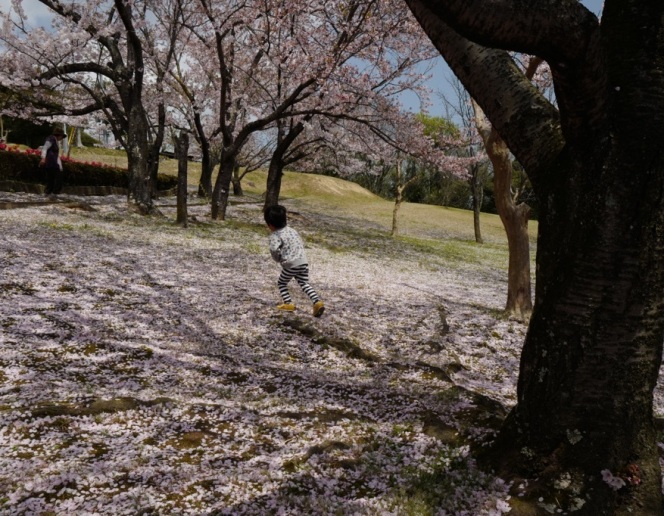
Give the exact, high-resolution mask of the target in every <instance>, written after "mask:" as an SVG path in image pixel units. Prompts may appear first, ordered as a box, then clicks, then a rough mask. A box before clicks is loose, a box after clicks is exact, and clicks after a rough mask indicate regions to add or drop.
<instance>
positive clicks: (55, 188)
mask: <svg viewBox="0 0 664 516" xmlns="http://www.w3.org/2000/svg"><path fill="white" fill-rule="evenodd" d="M63 176H64V174H63V172H62V170H60V167H58V166H55V167H46V190H45V192H44V193H46V195H48V194H56V195H57V194H59V193H60V190H62V184H63V181H64V177H63Z"/></svg>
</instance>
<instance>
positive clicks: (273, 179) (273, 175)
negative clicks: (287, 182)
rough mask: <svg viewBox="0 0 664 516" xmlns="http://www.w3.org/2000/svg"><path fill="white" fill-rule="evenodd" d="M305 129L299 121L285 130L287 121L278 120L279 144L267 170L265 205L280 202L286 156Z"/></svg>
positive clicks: (307, 118)
mask: <svg viewBox="0 0 664 516" xmlns="http://www.w3.org/2000/svg"><path fill="white" fill-rule="evenodd" d="M304 118H305V120H309V119H311V116H309V115H308V116H306V117H304ZM303 131H304V124H303V123H302V122H298V123H296V124H294V125H291V126H290V127H289V128H288V132H286V133H285V134H284V132H285V121H283V120H279V121H277V145H276V147H275V149H274V151H273V152H272V157H271V158H270V166H269V168H268V172H267V188H266V192H265V205H264V207H265V208H267V207H268V206H274V205H275V204H279V195H280V194H281V179H282V177H283V175H284V166H285V164H284V157H285V156H286V153H287V152H288V149H289V148H290V146H291V145H292V144H293V142H295V140H296V139H297V137H298V136H299V135H300V134H302V132H303Z"/></svg>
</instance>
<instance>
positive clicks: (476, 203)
mask: <svg viewBox="0 0 664 516" xmlns="http://www.w3.org/2000/svg"><path fill="white" fill-rule="evenodd" d="M470 187H471V192H472V195H473V229H474V230H475V242H477V243H478V244H483V243H484V239H483V238H482V228H481V226H480V212H481V210H482V200H483V197H484V192H483V191H482V185H481V183H480V170H479V166H478V165H473V170H472V177H471V179H470Z"/></svg>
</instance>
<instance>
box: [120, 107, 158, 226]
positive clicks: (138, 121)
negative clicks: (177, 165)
mask: <svg viewBox="0 0 664 516" xmlns="http://www.w3.org/2000/svg"><path fill="white" fill-rule="evenodd" d="M147 134H148V128H147V118H146V116H145V113H144V112H143V107H142V105H140V104H138V103H133V106H132V108H131V111H129V124H128V133H127V147H126V150H127V168H128V175H129V196H130V198H133V200H134V202H135V203H136V206H137V208H138V210H139V212H141V213H144V214H147V213H151V212H152V210H153V208H154V204H153V195H152V194H153V190H154V187H153V185H152V176H151V173H150V172H151V171H150V168H149V166H148V152H149V151H148V140H147Z"/></svg>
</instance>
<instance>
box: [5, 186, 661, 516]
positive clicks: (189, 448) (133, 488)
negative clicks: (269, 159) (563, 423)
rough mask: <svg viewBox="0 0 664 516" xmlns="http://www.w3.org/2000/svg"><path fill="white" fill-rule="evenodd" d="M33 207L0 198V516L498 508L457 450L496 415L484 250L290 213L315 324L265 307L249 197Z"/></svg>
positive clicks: (254, 208)
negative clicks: (179, 217) (183, 209)
mask: <svg viewBox="0 0 664 516" xmlns="http://www.w3.org/2000/svg"><path fill="white" fill-rule="evenodd" d="M42 200H43V199H42V198H39V197H38V196H33V195H30V194H1V193H0V202H10V201H13V202H20V203H28V202H36V203H37V204H35V205H34V206H28V207H25V204H23V206H24V207H22V208H14V209H8V210H3V211H0V232H1V233H2V237H1V238H0V301H1V303H0V330H1V333H0V386H1V387H0V389H1V390H0V512H1V513H2V514H114V515H115V514H131V515H134V514H211V513H214V514H256V515H263V514H460V515H463V514H468V515H477V514H487V515H488V514H502V513H504V512H507V511H508V509H509V506H508V505H507V502H506V501H507V499H508V495H507V490H508V486H506V485H505V484H504V483H503V482H502V481H501V480H500V479H498V478H495V477H492V476H489V475H486V474H484V473H482V472H480V471H479V470H478V469H477V468H476V467H475V464H474V462H473V459H472V457H471V455H470V453H469V448H468V446H467V443H468V440H469V439H472V440H473V441H474V442H479V443H481V442H482V441H483V440H484V439H486V438H487V436H489V435H490V434H491V432H492V431H493V430H492V429H491V428H492V425H490V424H488V423H487V424H483V421H484V419H487V420H488V419H491V418H492V417H495V416H496V415H500V414H499V413H500V412H501V410H503V409H506V408H509V406H510V405H511V404H513V402H514V395H515V392H514V391H515V382H516V377H517V374H518V365H519V352H520V347H521V344H522V341H523V338H524V334H525V326H524V325H523V324H521V323H520V322H518V321H514V320H509V319H506V318H504V317H502V316H501V315H500V309H501V308H502V306H503V303H504V298H505V291H506V283H505V260H506V256H505V253H504V249H502V248H499V246H495V247H494V248H492V247H491V246H485V247H484V248H482V249H480V248H479V247H478V246H475V245H471V244H470V243H463V242H457V243H454V244H445V245H443V244H441V246H440V247H439V248H437V250H435V249H434V250H433V251H432V249H430V248H427V249H426V250H423V249H422V248H420V247H418V245H416V243H414V242H409V241H407V240H392V239H389V238H387V237H386V236H385V234H383V233H379V232H376V231H373V230H372V229H371V228H370V227H368V225H367V226H364V225H362V223H361V222H360V221H357V220H349V219H343V218H340V217H333V216H330V215H325V214H321V213H315V212H313V211H311V210H310V209H309V208H307V207H306V206H295V207H296V208H297V209H296V211H297V212H298V214H297V215H294V216H293V219H292V221H291V224H292V225H293V227H295V228H296V229H298V230H299V231H300V232H301V234H302V235H303V237H304V238H305V240H306V241H307V252H308V254H309V259H310V262H311V281H312V285H313V286H314V287H315V288H316V289H317V290H318V291H319V293H320V294H321V295H322V297H323V299H324V301H325V303H326V312H325V314H324V316H323V317H321V318H320V319H315V318H313V317H312V316H311V313H310V309H311V307H310V303H309V301H308V300H307V298H306V297H305V296H304V295H303V294H302V292H300V291H299V289H297V288H295V287H294V286H292V287H291V292H292V293H293V294H294V299H295V301H296V303H297V304H298V310H297V311H296V312H295V313H293V314H284V313H277V311H276V310H275V309H274V306H275V305H276V303H277V302H278V294H277V289H276V279H277V276H278V273H279V269H278V265H276V264H275V263H273V262H272V261H271V259H270V257H269V253H268V250H267V229H266V228H264V227H263V226H264V225H263V223H262V218H261V212H260V206H259V204H258V203H255V202H253V203H252V202H244V203H240V204H237V205H233V206H232V207H231V208H230V210H229V213H228V219H229V220H228V221H226V222H210V221H209V218H208V216H207V210H208V208H207V207H205V206H198V207H195V206H192V207H191V208H190V215H193V216H194V218H195V219H196V220H194V222H193V223H192V224H191V226H190V227H189V228H188V229H182V228H180V227H177V226H175V225H174V224H173V223H172V221H173V218H174V216H173V213H174V212H173V208H172V206H170V204H171V203H172V201H168V200H164V201H163V203H164V206H162V208H161V209H162V211H163V214H164V216H151V217H142V216H140V215H137V214H133V213H131V212H130V211H129V210H128V209H127V203H126V199H125V198H123V197H113V196H109V197H103V198H96V197H94V198H75V197H66V198H63V199H60V201H61V202H57V203H51V204H39V202H40V201H42ZM160 202H162V201H160ZM491 253H494V254H495V257H494V259H492V260H491ZM487 256H489V259H490V261H493V262H495V265H494V266H493V267H487V266H486V263H487ZM656 395H657V396H656V402H657V410H658V411H662V410H664V404H663V403H662V395H661V391H659V390H658V392H657V393H656ZM501 405H502V406H501ZM473 411H474V412H473ZM470 412H473V414H474V415H473V417H472V418H470V419H472V420H473V421H474V422H475V423H476V424H473V425H468V420H469V418H468V414H469V413H470ZM462 415H463V417H462Z"/></svg>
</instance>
